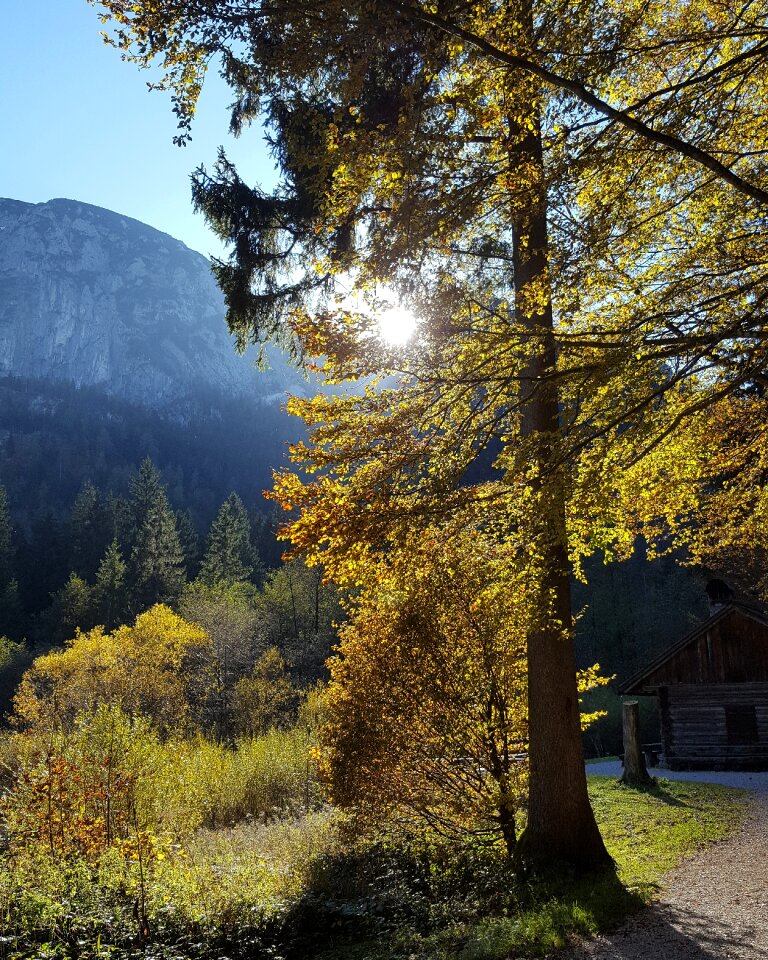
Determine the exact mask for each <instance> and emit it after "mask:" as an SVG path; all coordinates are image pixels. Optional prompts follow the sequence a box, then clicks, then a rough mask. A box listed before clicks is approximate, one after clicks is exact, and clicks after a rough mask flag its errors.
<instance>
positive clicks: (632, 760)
mask: <svg viewBox="0 0 768 960" xmlns="http://www.w3.org/2000/svg"><path fill="white" fill-rule="evenodd" d="M623 726H624V773H623V774H622V776H621V782H622V783H625V784H627V786H630V787H642V786H646V785H647V784H649V783H651V777H650V776H649V774H648V768H647V767H646V765H645V755H644V754H643V746H642V744H641V743H640V712H639V709H638V704H637V700H625V701H624V706H623Z"/></svg>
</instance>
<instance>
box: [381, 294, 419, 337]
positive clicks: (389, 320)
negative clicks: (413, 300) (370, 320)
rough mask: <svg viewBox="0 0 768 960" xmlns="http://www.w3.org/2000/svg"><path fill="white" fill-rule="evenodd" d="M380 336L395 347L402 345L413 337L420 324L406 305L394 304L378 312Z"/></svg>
mask: <svg viewBox="0 0 768 960" xmlns="http://www.w3.org/2000/svg"><path fill="white" fill-rule="evenodd" d="M376 323H377V325H378V328H379V336H380V337H381V339H382V340H384V341H385V342H386V343H388V344H390V346H393V347H402V346H405V344H406V343H408V341H409V340H410V339H411V337H413V335H414V333H415V332H416V327H417V326H418V321H417V319H416V317H415V315H414V314H413V313H412V312H411V311H410V310H408V309H407V308H406V307H401V306H398V305H397V304H393V305H392V306H390V307H386V308H385V309H384V310H382V311H381V312H379V313H378V315H377V318H376Z"/></svg>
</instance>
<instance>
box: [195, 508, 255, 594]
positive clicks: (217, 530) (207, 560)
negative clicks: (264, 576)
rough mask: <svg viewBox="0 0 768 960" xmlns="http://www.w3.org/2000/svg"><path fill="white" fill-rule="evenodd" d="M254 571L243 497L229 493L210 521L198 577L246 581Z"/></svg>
mask: <svg viewBox="0 0 768 960" xmlns="http://www.w3.org/2000/svg"><path fill="white" fill-rule="evenodd" d="M253 571H254V551H253V547H252V545H251V521H250V520H249V518H248V511H247V510H246V509H245V506H244V505H243V501H242V500H241V499H240V497H238V495H237V494H236V493H230V495H229V496H228V497H227V499H226V500H225V501H224V503H222V505H221V507H220V508H219V512H218V514H217V516H216V519H215V520H214V521H213V523H212V524H211V529H210V531H209V533H208V540H207V543H206V548H205V556H204V557H203V562H202V564H201V566H200V580H202V581H203V583H206V584H208V585H209V586H213V585H214V584H216V583H240V582H245V581H246V580H248V578H249V577H250V576H251V575H252V574H253Z"/></svg>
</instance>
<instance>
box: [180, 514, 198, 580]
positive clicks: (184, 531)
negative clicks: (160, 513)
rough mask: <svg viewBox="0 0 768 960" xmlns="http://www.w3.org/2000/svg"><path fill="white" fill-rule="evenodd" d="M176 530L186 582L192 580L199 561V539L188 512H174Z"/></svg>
mask: <svg viewBox="0 0 768 960" xmlns="http://www.w3.org/2000/svg"><path fill="white" fill-rule="evenodd" d="M176 529H177V530H178V531H179V543H180V544H181V553H182V556H183V557H184V569H185V571H186V575H187V580H194V579H195V574H196V572H197V565H198V563H199V561H200V538H199V537H198V535H197V530H196V529H195V524H194V521H193V520H192V514H191V513H190V512H189V510H177V511H176Z"/></svg>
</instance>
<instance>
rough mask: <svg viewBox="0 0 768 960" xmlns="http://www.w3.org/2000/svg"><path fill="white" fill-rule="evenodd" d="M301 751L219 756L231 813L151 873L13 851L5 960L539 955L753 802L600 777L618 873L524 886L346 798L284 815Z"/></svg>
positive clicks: (1, 918)
mask: <svg viewBox="0 0 768 960" xmlns="http://www.w3.org/2000/svg"><path fill="white" fill-rule="evenodd" d="M278 748H280V749H278ZM211 749H213V748H211ZM281 750H282V753H283V756H284V758H285V760H284V763H283V765H282V767H281V769H283V768H284V769H283V777H284V778H285V780H286V782H287V783H288V782H289V783H290V784H292V787H290V788H289V787H288V786H286V787H285V788H284V789H285V794H284V793H283V792H281V790H275V789H274V788H273V787H272V786H271V780H270V782H269V783H265V786H264V788H263V789H260V791H259V803H254V805H253V806H252V807H251V808H250V809H251V810H252V811H253V813H255V814H256V815H255V816H254V815H253V814H251V813H249V814H248V815H247V818H246V819H244V820H241V821H240V822H238V823H235V824H234V825H231V824H227V825H225V826H224V825H222V826H216V827H215V828H212V827H211V826H206V825H205V823H206V822H207V823H212V822H214V821H216V822H218V823H221V822H222V820H224V821H226V820H227V819H228V818H229V816H230V815H233V816H235V815H236V814H237V813H238V812H239V807H240V805H241V804H242V803H243V801H242V799H240V798H242V797H244V796H245V795H246V793H247V792H248V791H245V788H244V784H246V783H247V782H248V780H249V777H250V778H252V779H253V780H258V778H259V775H260V771H261V770H262V769H263V766H264V763H265V760H266V758H267V757H270V758H271V757H273V756H274V755H275V754H279V753H280V752H281ZM300 753H301V751H300V750H298V749H297V745H296V744H295V743H294V742H293V739H292V737H291V736H288V735H281V736H279V737H278V736H270V737H267V738H265V740H264V742H263V743H260V744H256V743H254V744H253V745H248V747H247V748H246V749H245V750H244V751H243V754H242V755H241V756H240V757H237V756H234V757H230V758H225V759H224V760H221V769H219V776H220V777H221V778H222V781H223V783H220V784H219V787H220V789H221V788H222V787H223V788H224V789H223V790H222V792H223V793H227V792H229V794H230V795H229V797H228V800H227V802H226V803H225V804H224V808H225V810H226V811H227V816H226V817H221V818H219V817H211V816H210V815H205V816H204V815H203V810H202V808H200V807H198V805H197V802H195V803H194V804H192V806H193V807H194V809H195V815H194V816H192V817H191V818H190V820H191V822H193V823H194V822H197V823H201V826H199V827H198V828H197V829H194V830H192V831H187V832H186V835H185V836H184V837H183V840H182V838H180V840H181V841H182V842H178V843H171V844H169V845H168V846H167V848H163V854H162V856H158V859H157V862H155V863H154V864H153V865H152V868H151V869H150V870H148V871H147V872H146V875H145V876H144V877H142V876H141V875H140V871H139V869H138V865H137V864H136V863H135V862H128V861H126V860H125V859H124V858H121V857H120V856H118V855H117V854H116V853H114V854H111V855H107V856H104V857H102V859H101V860H100V861H99V864H98V866H94V865H93V864H91V865H90V866H88V865H87V864H85V863H84V862H83V861H78V860H76V859H74V860H71V861H65V860H54V859H51V858H50V857H46V856H44V855H42V854H41V855H40V856H37V855H34V854H30V855H29V856H27V857H25V858H21V859H17V860H16V862H14V863H11V862H8V863H6V864H4V865H0V927H2V928H3V929H0V960H22V958H25V960H26V958H31V957H43V956H46V957H56V958H67V960H74V958H78V960H85V958H89V960H90V958H96V957H107V956H109V957H113V958H115V960H123V958H129V957H134V956H142V957H144V958H146V957H149V956H151V957H152V958H153V960H192V958H195V960H197V958H199V960H223V958H225V957H226V958H230V960H240V958H248V960H262V958H264V960H266V958H270V960H298V958H302V960H304V958H308V957H315V958H318V960H411V958H413V960H449V958H450V960H507V958H509V957H512V956H514V957H521V956H532V957H533V956H542V955H545V954H547V953H549V952H551V951H552V950H554V949H557V948H559V947H562V946H565V945H567V944H568V943H569V942H571V941H573V940H574V939H577V938H579V937H584V936H587V937H588V936H594V935H595V934H596V933H598V932H600V931H602V930H606V929H610V928H611V927H612V926H615V925H616V924H618V923H619V922H620V921H621V919H623V918H624V917H625V916H626V915H627V914H628V913H629V912H631V911H632V910H635V909H637V908H639V907H640V906H641V905H642V904H643V903H645V902H647V901H648V900H650V899H651V898H652V897H653V895H654V893H655V892H656V890H657V889H658V883H659V880H660V878H661V877H662V875H663V874H664V873H665V872H667V871H668V870H669V869H671V868H672V867H673V866H675V864H677V863H678V862H679V861H680V860H681V859H682V858H683V857H685V856H687V855H689V854H690V853H692V852H693V851H694V850H696V849H697V848H699V847H701V846H702V845H704V844H706V843H708V842H712V841H717V840H720V839H722V838H724V837H725V836H727V834H728V833H729V831H730V830H732V829H733V828H734V827H735V826H737V825H738V823H739V820H740V817H741V816H742V811H743V809H744V803H743V802H742V799H743V795H742V794H741V793H740V792H739V791H733V790H728V789H725V788H722V787H717V786H713V785H709V784H698V783H695V784H694V783H682V782H674V783H669V782H665V781H660V782H659V783H658V784H657V785H655V786H654V787H653V788H650V789H647V790H634V789H630V788H628V787H624V786H622V785H621V784H619V783H618V782H617V781H616V780H615V779H613V778H608V777H591V778H590V793H591V796H592V802H593V805H594V808H595V812H596V816H597V819H598V822H599V824H600V827H601V830H602V833H603V836H604V838H605V841H606V845H607V847H608V850H609V852H610V853H611V855H612V856H613V858H614V859H615V861H616V864H617V871H616V872H612V871H608V872H605V873H603V874H600V875H597V876H592V877H589V878H582V879H574V878H573V877H572V876H569V875H567V874H559V875H556V876H554V878H553V877H550V878H549V879H548V880H547V881H541V880H538V881H533V880H531V881H528V882H525V883H521V882H519V881H516V880H515V878H514V875H513V872H512V869H511V866H510V864H509V863H508V861H506V860H505V858H504V857H503V856H502V854H501V852H500V851H499V850H498V849H497V850H495V851H489V850H488V848H481V847H473V846H472V845H468V846H467V847H466V848H465V849H463V850H461V851H459V852H458V853H456V852H455V851H454V852H452V853H451V852H446V851H445V850H444V849H441V848H440V847H439V846H434V845H430V844H429V843H422V844H419V842H418V841H417V842H416V843H412V844H411V845H410V846H409V845H408V844H405V843H404V842H403V841H402V840H401V839H400V838H398V837H397V835H396V834H395V835H390V836H389V837H387V838H385V839H381V838H379V839H378V840H368V841H363V840H361V839H360V838H357V837H355V836H350V835H349V833H348V829H347V825H346V821H345V818H344V817H342V816H341V815H340V814H339V813H338V812H337V811H335V810H334V809H333V808H330V807H322V806H320V805H315V806H314V807H313V808H312V809H309V810H308V811H307V812H306V813H301V814H299V813H298V811H296V812H294V813H291V812H290V811H291V808H292V804H291V803H290V802H288V803H286V804H285V806H284V808H283V809H285V810H287V811H288V812H286V813H285V814H284V815H283V816H282V817H280V816H275V815H274V813H275V811H274V810H273V808H272V804H273V802H274V799H275V797H279V798H280V800H281V802H284V801H285V800H286V795H290V793H291V791H292V790H293V791H295V793H296V794H297V796H296V798H295V799H296V805H297V806H298V805H299V801H300V800H301V799H302V798H303V796H304V785H303V784H302V783H301V782H300V778H299V776H298V773H299V770H300V764H299V763H298V762H296V761H295V760H294V759H293V758H294V756H296V755H297V754H298V755H300ZM208 759H209V760H210V758H208ZM201 761H202V757H201V756H200V755H198V761H197V762H200V763H201ZM176 764H178V766H179V767H181V768H182V769H183V770H185V771H187V772H190V773H191V772H194V774H196V775H194V776H190V777H189V778H188V779H187V778H186V777H185V778H178V779H176V778H172V782H173V785H174V787H175V788H176V790H178V791H179V792H180V793H183V792H184V791H183V789H181V783H182V781H183V780H185V779H187V782H188V783H189V782H190V781H191V783H192V784H194V785H195V789H194V790H192V793H193V794H194V795H195V797H197V794H198V791H199V787H200V776H199V774H200V772H201V771H200V769H199V768H197V767H196V764H193V763H192V761H191V758H190V757H188V756H185V755H184V754H183V752H181V753H177V755H176V757H175V763H174V768H175V769H178V767H176ZM190 766H192V767H193V768H195V769H194V771H190ZM201 766H202V767H206V766H207V764H205V763H201ZM267 766H269V764H267ZM278 766H280V765H278ZM217 769H218V768H217ZM294 771H295V772H294ZM294 781H295V783H294ZM208 782H209V783H211V781H208ZM211 786H213V783H211ZM187 789H190V787H188V788H187ZM203 792H204V793H208V790H205V791H203ZM251 802H253V800H251ZM246 806H248V805H247V804H246ZM165 815H166V816H169V815H170V811H168V810H167V811H166V814H165ZM177 816H178V813H177V812H174V815H173V817H171V819H172V820H176V818H177ZM158 825H159V824H158ZM139 901H141V902H142V903H143V904H144V905H145V907H146V911H147V914H148V917H149V925H150V930H151V940H150V942H148V943H145V944H140V945H139V944H137V943H136V942H135V921H134V918H133V916H132V914H133V910H134V905H135V904H136V903H137V902H139Z"/></svg>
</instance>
